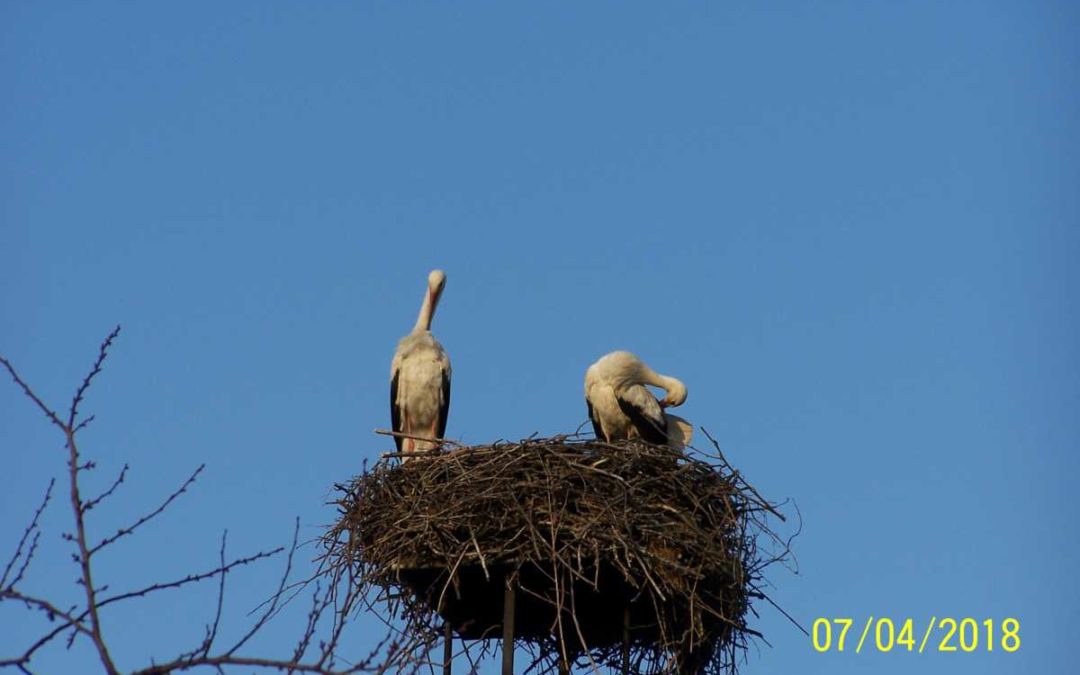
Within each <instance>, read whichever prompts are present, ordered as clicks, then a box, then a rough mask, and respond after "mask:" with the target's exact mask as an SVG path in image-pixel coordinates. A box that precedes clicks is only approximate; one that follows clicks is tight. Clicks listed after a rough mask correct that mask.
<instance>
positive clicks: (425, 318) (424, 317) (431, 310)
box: [412, 288, 439, 335]
mask: <svg viewBox="0 0 1080 675" xmlns="http://www.w3.org/2000/svg"><path fill="white" fill-rule="evenodd" d="M438 303H439V296H438V295H437V294H436V293H435V291H434V290H432V289H431V288H428V290H427V292H426V293H424V303H423V304H422V305H420V315H419V316H417V317H416V325H415V326H413V329H412V332H413V334H414V335H415V334H417V333H424V332H427V331H429V330H431V319H432V317H434V316H435V306H436V305H437V304H438Z"/></svg>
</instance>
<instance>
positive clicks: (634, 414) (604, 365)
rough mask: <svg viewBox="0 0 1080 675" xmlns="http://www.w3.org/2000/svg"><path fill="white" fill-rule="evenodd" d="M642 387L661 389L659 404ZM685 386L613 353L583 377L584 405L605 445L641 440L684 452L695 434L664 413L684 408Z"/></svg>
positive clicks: (626, 354)
mask: <svg viewBox="0 0 1080 675" xmlns="http://www.w3.org/2000/svg"><path fill="white" fill-rule="evenodd" d="M645 385H652V386H654V387H660V388H662V389H663V390H664V392H665V395H664V398H662V399H660V400H657V399H656V397H655V396H653V395H652V393H651V392H650V391H649V390H648V389H646V388H645ZM685 400H686V385H684V384H683V383H682V382H680V381H679V380H676V379H675V378H674V377H668V376H667V375H660V374H659V373H657V372H656V371H654V370H653V369H652V368H649V367H648V366H647V365H645V364H644V363H643V362H642V360H641V359H639V358H638V357H636V356H634V355H633V354H631V353H630V352H611V353H610V354H607V355H605V356H603V357H602V358H601V359H600V360H599V361H597V362H596V363H594V364H592V365H591V366H589V369H588V370H587V371H586V372H585V403H586V405H588V406H589V419H590V420H592V424H593V430H594V431H595V432H596V437H597V438H599V439H601V440H604V441H618V440H627V439H631V438H640V439H642V440H644V441H647V442H649V443H653V444H655V445H670V446H672V447H675V448H680V449H681V448H683V447H685V446H687V445H689V444H690V437H691V435H692V434H693V428H692V427H691V426H690V424H689V423H688V422H687V421H686V420H684V419H682V418H681V417H676V416H675V415H669V414H667V413H665V412H664V408H668V407H675V406H679V405H682V404H683V402H684V401H685Z"/></svg>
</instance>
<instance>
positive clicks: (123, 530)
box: [88, 464, 206, 555]
mask: <svg viewBox="0 0 1080 675" xmlns="http://www.w3.org/2000/svg"><path fill="white" fill-rule="evenodd" d="M205 468H206V465H205V464H200V465H199V468H197V469H195V471H194V472H193V473H192V474H191V475H190V476H188V479H187V480H186V481H184V484H183V485H181V486H180V487H179V488H178V489H177V490H176V491H174V492H173V493H172V494H171V495H169V496H168V497H167V498H166V499H165V501H164V502H162V503H161V505H160V506H158V507H157V508H156V509H154V510H153V511H151V512H150V513H148V514H146V515H144V516H143V517H141V518H139V519H138V520H137V521H135V523H134V524H133V525H130V526H128V527H122V528H120V529H119V530H117V531H116V534H114V535H112V536H109V537H105V538H104V539H102V540H101V541H100V542H99V543H98V545H97V546H95V547H94V548H92V549H90V551H89V553H88V555H94V554H95V553H97V552H98V551H100V550H101V549H103V548H105V547H106V546H108V545H109V544H112V543H113V542H115V541H116V540H117V539H120V538H121V537H125V536H127V535H129V534H131V533H133V532H134V531H135V530H136V529H138V528H139V527H141V526H142V525H145V524H146V523H147V522H148V521H150V520H152V519H153V518H156V517H157V516H159V515H161V512H162V511H164V510H165V509H167V508H169V504H172V503H173V501H174V500H175V499H176V498H177V497H179V496H180V495H182V494H184V493H185V492H187V489H188V488H189V487H191V484H192V483H194V482H195V479H196V478H198V477H199V474H200V473H202V472H203V469H205Z"/></svg>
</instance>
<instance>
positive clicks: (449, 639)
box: [442, 621, 454, 675]
mask: <svg viewBox="0 0 1080 675" xmlns="http://www.w3.org/2000/svg"><path fill="white" fill-rule="evenodd" d="M444 626H445V627H444V628H443V630H444V631H445V632H444V633H443V654H442V655H443V666H442V672H443V675H451V664H452V662H453V660H454V629H453V628H451V627H450V622H449V621H447V622H445V623H444Z"/></svg>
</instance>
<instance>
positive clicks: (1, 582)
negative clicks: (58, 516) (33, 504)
mask: <svg viewBox="0 0 1080 675" xmlns="http://www.w3.org/2000/svg"><path fill="white" fill-rule="evenodd" d="M55 484H56V479H55V478H53V479H52V480H50V481H49V487H47V488H45V496H44V497H43V498H42V499H41V505H40V506H38V507H37V510H35V511H34V517H33V518H31V519H30V524H29V525H27V526H26V529H24V530H23V533H22V537H20V538H19V545H18V546H16V547H15V553H14V554H13V555H12V556H11V560H9V561H8V563H7V565H5V566H4V573H3V574H2V575H0V588H7V589H11V588H15V585H16V584H18V583H19V582H20V581H21V580H22V578H23V574H25V573H26V568H27V567H29V566H30V561H31V560H32V559H33V558H34V552H35V551H37V543H38V538H39V537H40V536H41V531H40V530H39V529H38V520H40V518H41V514H42V512H43V511H44V510H45V507H46V506H48V504H49V500H50V499H52V489H53V486H54V485H55ZM31 537H33V538H32V539H31V541H30V548H29V550H27V552H26V558H25V559H24V560H23V561H22V564H21V565H20V566H19V570H18V572H16V573H15V577H14V578H13V579H12V580H11V581H10V583H9V582H8V575H10V574H11V570H12V568H13V567H14V566H15V563H17V562H18V561H19V558H21V557H22V556H23V546H25V545H26V540H27V539H30V538H31Z"/></svg>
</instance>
